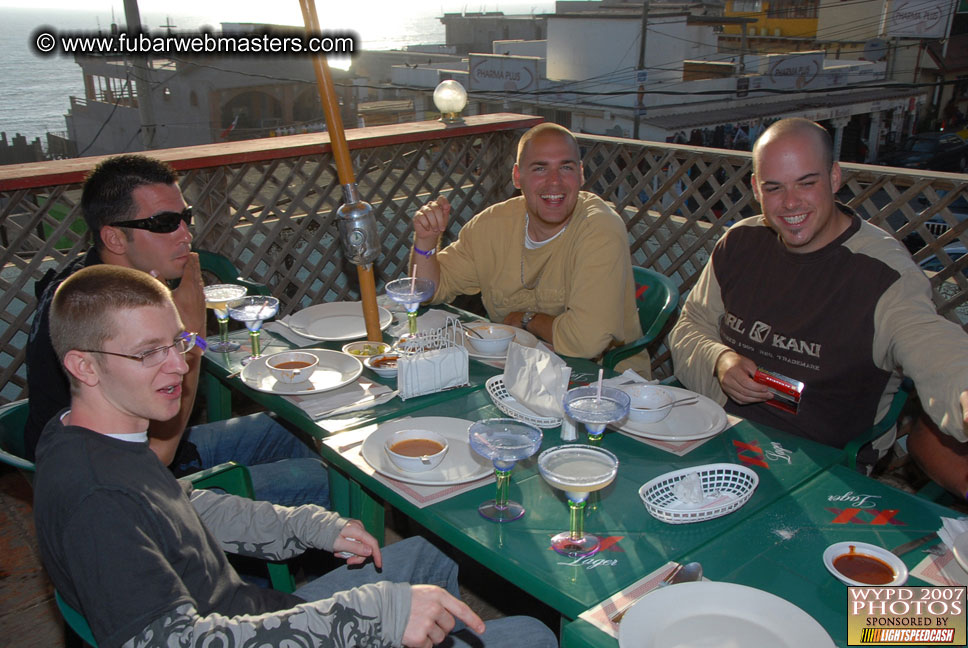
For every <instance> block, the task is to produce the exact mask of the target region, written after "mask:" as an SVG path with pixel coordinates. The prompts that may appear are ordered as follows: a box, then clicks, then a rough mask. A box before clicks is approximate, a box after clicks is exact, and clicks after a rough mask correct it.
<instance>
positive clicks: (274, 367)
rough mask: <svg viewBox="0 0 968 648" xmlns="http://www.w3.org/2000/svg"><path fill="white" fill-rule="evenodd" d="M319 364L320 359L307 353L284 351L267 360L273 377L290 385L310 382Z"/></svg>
mask: <svg viewBox="0 0 968 648" xmlns="http://www.w3.org/2000/svg"><path fill="white" fill-rule="evenodd" d="M318 364H319V358H318V357H316V355H314V354H312V353H306V352H305V351H283V352H282V353H274V354H272V355H271V356H269V357H268V358H266V366H267V367H269V373H271V374H272V377H273V378H275V379H276V380H278V381H279V382H281V383H286V384H288V385H292V384H295V383H301V382H305V381H307V380H309V377H310V376H312V375H313V372H314V371H316V365H318Z"/></svg>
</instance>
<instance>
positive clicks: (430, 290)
mask: <svg viewBox="0 0 968 648" xmlns="http://www.w3.org/2000/svg"><path fill="white" fill-rule="evenodd" d="M435 289H436V285H435V284H434V282H433V281H432V280H430V279H421V278H420V277H405V278H403V279H394V280H393V281H391V282H389V283H387V285H386V291H387V297H389V298H390V299H392V300H393V301H395V302H398V303H400V304H403V305H404V306H405V307H406V309H407V323H408V324H409V326H410V335H411V336H413V335H416V334H417V309H418V308H420V302H423V301H427V300H428V299H430V298H431V297H433V296H434V290H435Z"/></svg>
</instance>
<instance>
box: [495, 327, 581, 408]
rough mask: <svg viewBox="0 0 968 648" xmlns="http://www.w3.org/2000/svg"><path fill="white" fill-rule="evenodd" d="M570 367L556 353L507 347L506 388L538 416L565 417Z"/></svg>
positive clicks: (518, 345) (512, 344)
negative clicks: (565, 399) (563, 402)
mask: <svg viewBox="0 0 968 648" xmlns="http://www.w3.org/2000/svg"><path fill="white" fill-rule="evenodd" d="M570 378H571V367H569V366H568V365H567V364H565V361H564V360H562V359H561V358H560V357H558V356H557V355H555V354H554V353H550V352H549V351H547V350H544V349H539V348H533V349H532V348H528V347H525V346H521V345H520V344H518V343H516V342H511V344H510V345H509V346H508V357H507V362H506V363H505V365H504V386H505V388H507V390H508V393H509V394H511V396H513V397H514V399H515V400H516V401H518V402H519V403H521V404H522V405H524V406H525V407H527V408H528V409H529V410H531V411H532V412H534V413H535V414H539V415H541V416H553V417H556V418H562V417H563V416H564V408H563V406H562V400H563V399H564V397H565V392H567V391H568V380H569V379H570Z"/></svg>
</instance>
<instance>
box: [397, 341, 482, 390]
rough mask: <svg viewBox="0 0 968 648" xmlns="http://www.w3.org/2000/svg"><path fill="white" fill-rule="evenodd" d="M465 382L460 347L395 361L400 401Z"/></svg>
mask: <svg viewBox="0 0 968 648" xmlns="http://www.w3.org/2000/svg"><path fill="white" fill-rule="evenodd" d="M469 382H470V381H469V378H468V363H467V349H465V348H464V347H462V346H453V345H451V346H445V347H443V348H441V349H433V350H430V351H421V352H419V353H415V354H413V355H401V356H400V357H399V358H398V359H397V386H398V387H399V388H400V398H401V399H403V400H406V399H408V398H412V397H414V396H421V395H423V394H432V393H434V392H439V391H443V390H445V389H451V388H453V387H463V386H464V385H467V384H469Z"/></svg>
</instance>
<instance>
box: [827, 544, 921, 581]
mask: <svg viewBox="0 0 968 648" xmlns="http://www.w3.org/2000/svg"><path fill="white" fill-rule="evenodd" d="M851 547H854V551H855V552H857V553H859V554H863V555H865V556H872V557H874V558H878V559H880V560H882V561H883V562H886V563H887V564H888V565H890V566H891V567H893V568H894V573H895V576H894V580H892V581H891V582H890V583H884V585H883V586H880V585H879V586H878V587H899V586H901V585H903V584H904V583H906V582H907V579H908V568H907V565H905V564H904V562H903V561H902V560H901V559H900V558H898V557H897V556H895V555H894V554H892V553H891V552H890V551H888V550H887V549H885V548H884V547H878V546H877V545H872V544H870V543H867V542H835V543H834V544H832V545H830V546H829V547H827V548H826V549H824V552H823V565H824V567H826V568H827V571H829V572H830V573H831V574H833V575H834V577H836V578H837V579H838V580H840V581H841V582H842V583H844V584H846V585H861V586H865V587H870V586H871V583H862V582H860V581H856V580H853V579H852V578H848V577H846V576H844V575H843V574H841V573H840V572H839V571H837V568H836V567H834V559H836V558H837V556H841V555H843V554H845V553H850V548H851Z"/></svg>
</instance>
